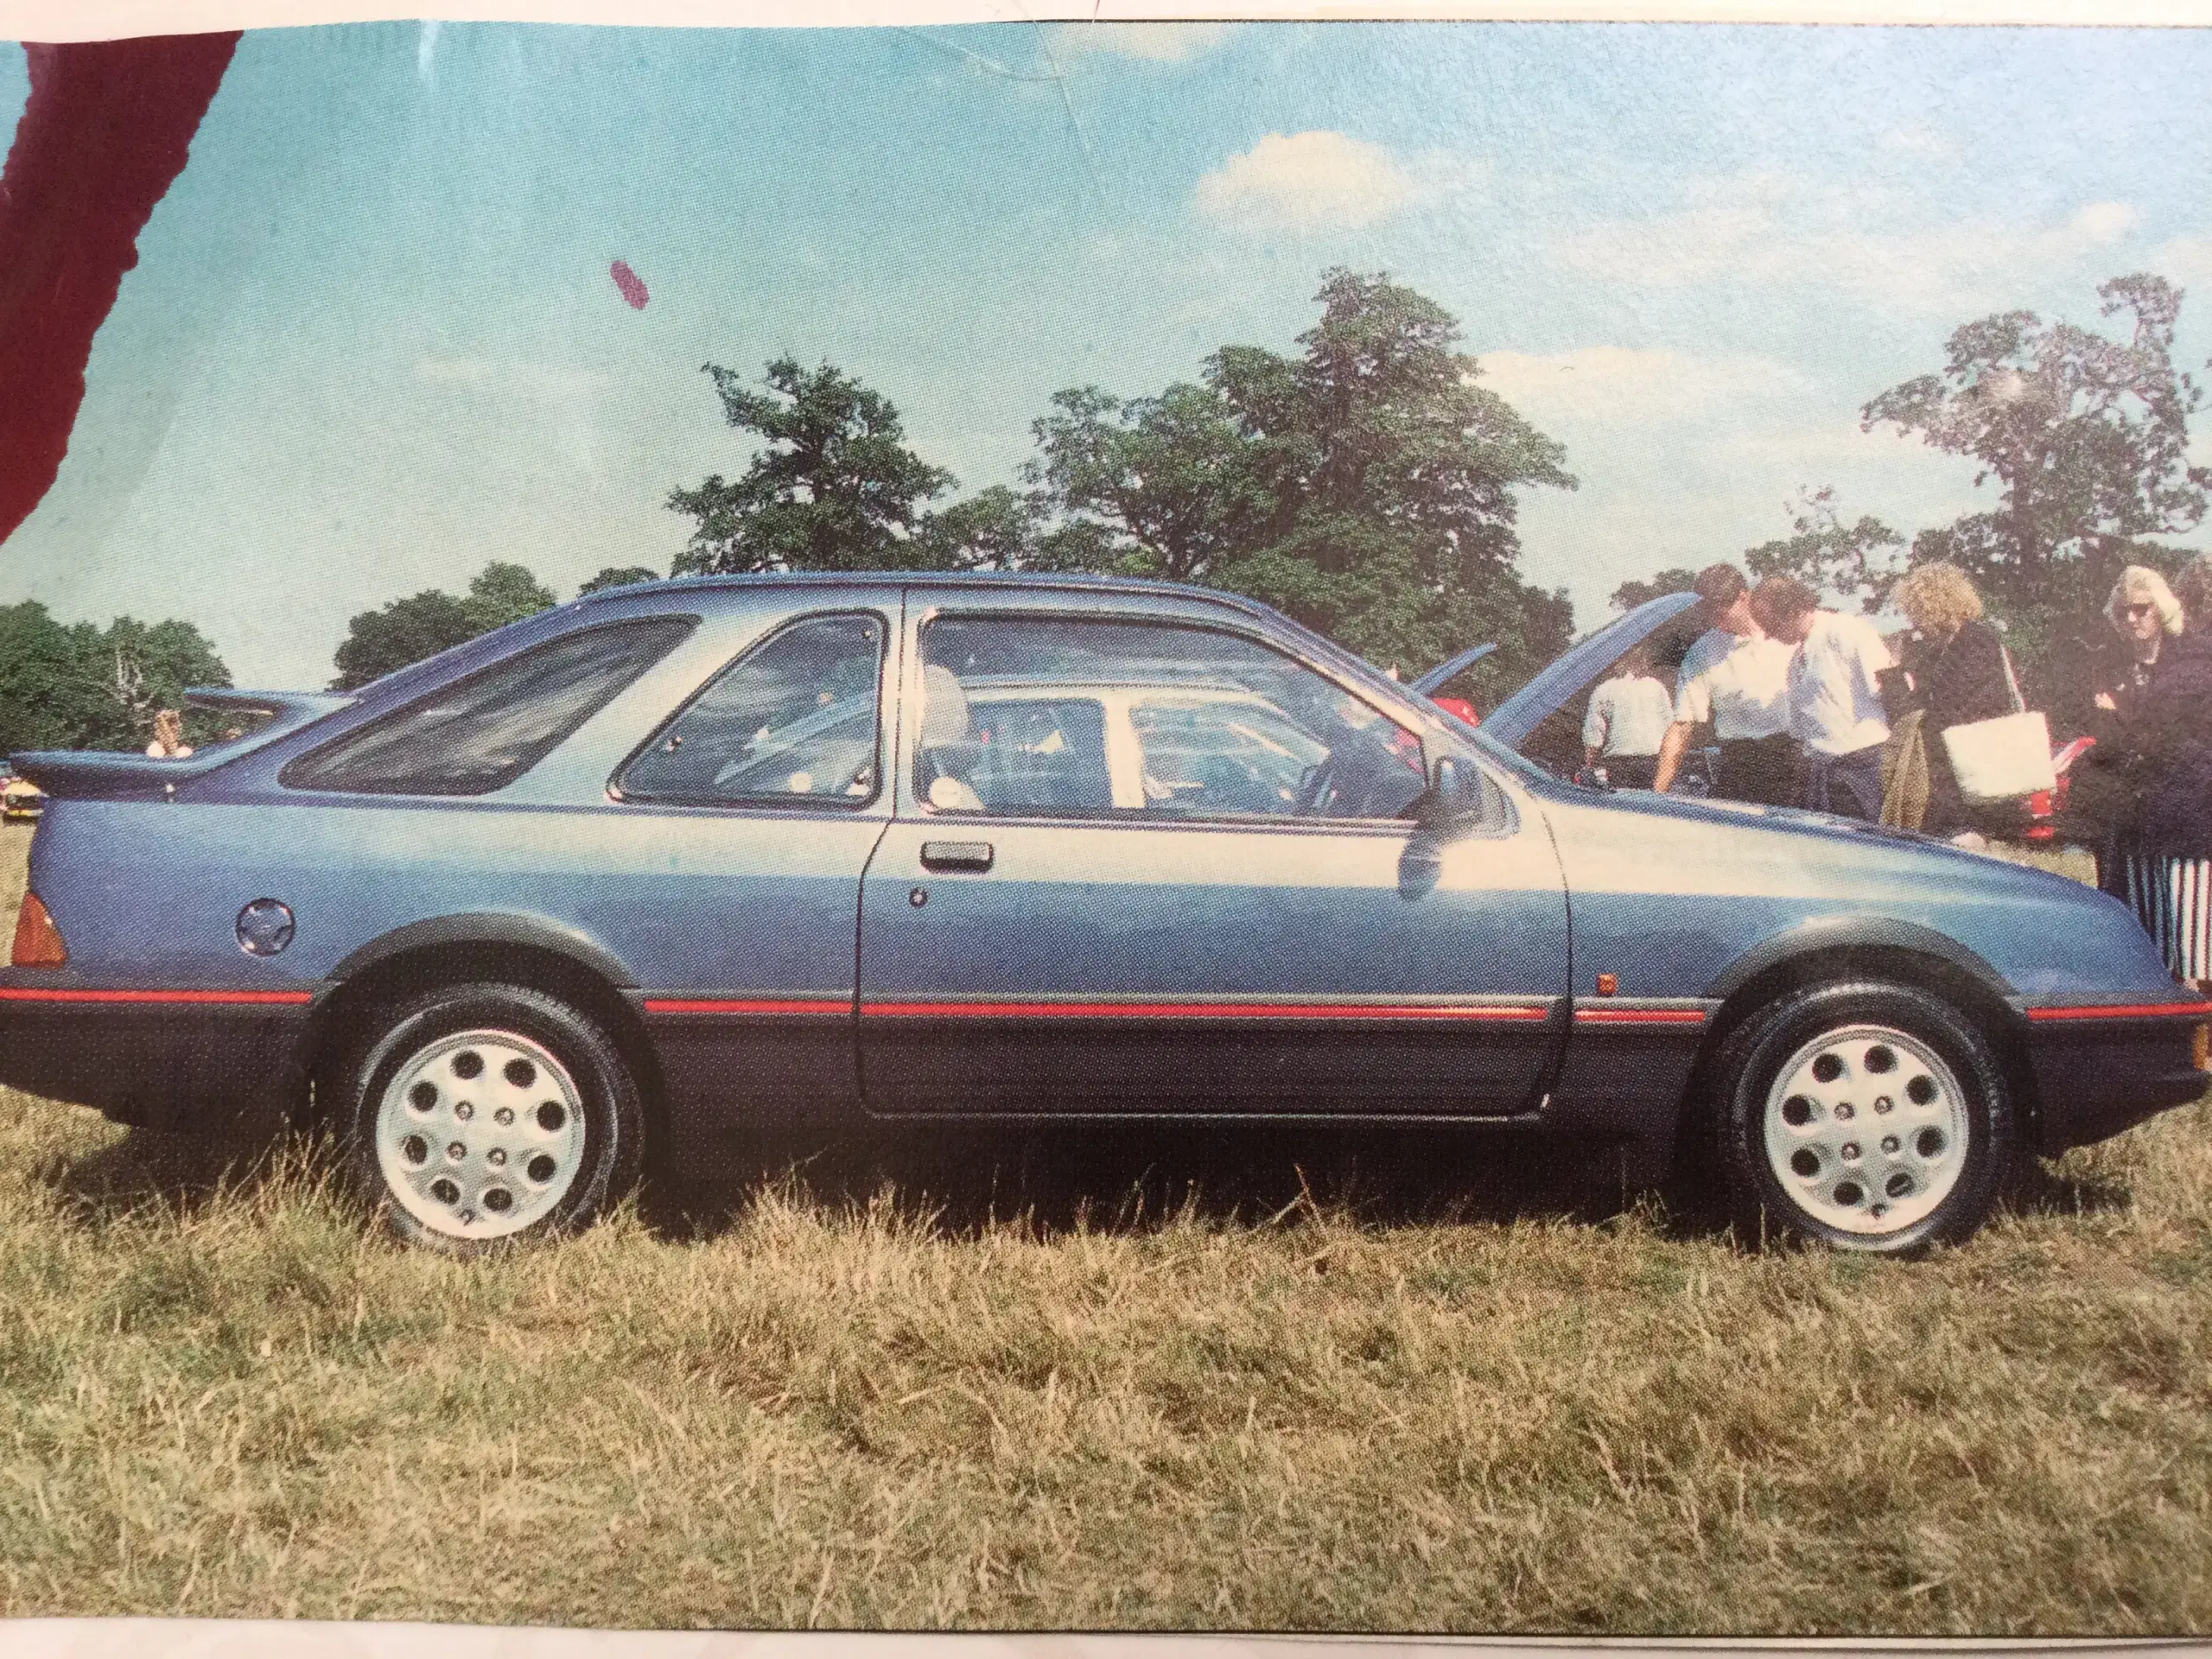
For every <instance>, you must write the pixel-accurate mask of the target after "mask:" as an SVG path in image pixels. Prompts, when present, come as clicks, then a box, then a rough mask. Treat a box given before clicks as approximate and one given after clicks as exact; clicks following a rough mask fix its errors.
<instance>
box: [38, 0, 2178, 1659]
mask: <svg viewBox="0 0 2212 1659" xmlns="http://www.w3.org/2000/svg"><path fill="white" fill-rule="evenodd" d="M417 19H435V20H437V21H441V22H513V23H584V24H609V25H620V26H624V27H655V28H692V29H697V28H725V29H727V28H741V29H793V28H862V27H868V26H874V25H894V24H895V25H904V26H907V27H912V26H915V25H918V24H932V25H944V24H953V23H1010V22H1175V21H1185V22H1191V21H1205V22H1220V21H1230V20H1235V21H1240V22H1242V21H1252V22H1353V21H1366V20H1376V21H1380V20H1393V21H1416V22H1699V23H1739V24H1740V23H1762V24H1848V25H1857V26H1862V27H1864V26H1881V25H1907V26H1942V27H1953V26H1961V25H1967V26H1982V27H2012V26H2031V27H2068V28H2158V29H2177V28H2204V27H2207V26H2212V0H1862V3H1855V4H1854V3H1851V0H1213V3H1192V0H1183V3H1175V0H1092V3H1087V4H1086V3H1050V0H1039V3H1020V0H426V3H420V4H410V3H406V0H398V3H393V0H0V41H96V40H114V39H121V38H125V37H129V36H133V35H178V34H194V33H201V32H207V31H213V30H219V29H275V28H297V27H302V26H306V25H313V24H320V23H342V22H385V21H414V20H417ZM2147 1645H2148V1646H2149V1647H2150V1648H2152V1649H2153V1650H2155V1651H2158V1653H2160V1654H2162V1655H2167V1656H2173V1659H2182V1656H2190V1655H2196V1654H2212V1644H2205V1643H2196V1642H2190V1641H2171V1640H2163V1641H2162V1640H2153V1641H2152V1642H2151V1643H2148V1644H2147ZM2138 1646H2139V1644H2137V1643H2126V1642H2114V1641H2107V1640H2099V1639H2091V1640H2088V1641H2082V1640H2078V1639H2076V1640H2063V1639H2062V1640H2055V1641H2054V1640H2049V1639H2029V1640H2021V1641H2011V1640H2004V1639H1994V1640H1993V1639H1989V1638H1966V1639H1963V1640H1957V1641H1944V1640H1942V1639H1929V1638H1924V1637H1922V1638H1907V1639H1902V1640H1900V1639H1894V1638H1892V1639H1883V1638H1878V1637H1877V1638H1866V1637H1854V1638H1847V1639H1843V1640H1837V1639H1834V1638H1828V1639H1820V1638H1815V1639H1811V1640H1789V1639H1787V1638H1783V1639H1771V1640H1745V1639H1743V1638H1740V1637H1738V1638H1727V1637H1719V1638H1712V1637H1707V1638H1688V1639H1682V1640H1675V1641H1663V1640H1650V1639H1639V1638H1636V1637H1610V1638H1599V1639H1596V1640H1592V1641H1589V1642H1587V1643H1585V1642H1582V1641H1579V1640H1573V1639H1561V1638H1549V1639H1547V1638H1543V1637H1535V1638H1527V1637H1522V1638H1513V1637H1479V1636H1474V1637H1412V1638H1404V1637H1388V1636H1368V1635H1359V1634H1348V1635H1344V1636H1340V1637H1298V1636H1198V1635H1185V1636H1179V1635H1172V1634H1163V1635H1158V1636H1146V1635H1136V1634H1129V1635H1113V1636H1107V1635H1077V1636H1069V1635H1066V1634H1051V1633H1039V1634H1016V1633H1005V1634H982V1633H971V1634H965V1635H963V1634H946V1635H942V1636H931V1635H923V1634H918V1633H906V1634H899V1633H867V1634H861V1633H854V1632H818V1633H812V1634H809V1633H802V1632H766V1631H764V1632H757V1633H741V1632H735V1631H724V1632H712V1631H693V1632H683V1631H661V1632H642V1631H620V1630H562V1629H557V1628H547V1627H524V1628H516V1627H511V1626H510V1627H502V1626H498V1625H434V1624H405V1623H393V1624H373V1623H366V1624H329V1623H314V1622H296V1621H286V1620H281V1619H268V1620H261V1619H194V1618H181V1619H160V1618H35V1619H22V1620H10V1619H5V1618H0V1648H4V1649H6V1650H7V1651H8V1652H9V1653H10V1655H11V1656H13V1659H93V1656H98V1659H109V1656H122V1655H126V1654H127V1655H130V1656H133V1659H140V1656H157V1659H168V1656H176V1659H202V1656H206V1659H213V1656H218V1655H223V1656H228V1655H232V1654H238V1653H245V1652H251V1653H254V1654H275V1653H283V1652H297V1653H311V1652H323V1653H333V1654H342V1655H346V1656H348V1659H387V1656H389V1659H403V1656H404V1659H413V1656H415V1655H418V1654H428V1653H436V1654H438V1655H440V1656H442V1659H475V1656H482V1659H725V1656H727V1659H738V1656H744V1659H772V1656H782V1655H786V1654H791V1655H804V1656H813V1655H817V1654H828V1653H831V1652H838V1653H853V1654H856V1655H860V1656H862V1659H894V1656H895V1659H906V1656H909V1655H921V1654H931V1655H935V1654H944V1653H950V1652H955V1651H957V1652H962V1653H973V1654H981V1655H986V1656H990V1659H1027V1656H1037V1659H1045V1656H1055V1659H1077V1656H1093V1655H1096V1656H1109V1655H1110V1656H1116V1659H1120V1656H1138V1655H1145V1656H1154V1659H1171V1656H1172V1659H1307V1656H1322V1655H1330V1656H1337V1655H1351V1654H1361V1655H1365V1654H1382V1653H1406V1652H1415V1653H1427V1652H1436V1651H1440V1650H1446V1649H1450V1650H1456V1651H1470V1650H1472V1651H1479V1652H1482V1653H1484V1654H1486V1655H1491V1656H1497V1659H1505V1656H1515V1659H1521V1656H1529V1659H1553V1656H1557V1655H1561V1654H1568V1653H1576V1652H1604V1653H1605V1654H1607V1655H1608V1656H1612V1659H1630V1656H1645V1655H1651V1656H1656V1655H1666V1654H1678V1653H1683V1652H1702V1653H1714V1652H1726V1653H1754V1652H1777V1651H1781V1652H1798V1653H1804V1652H1813V1653H1834V1654H1857V1653H1870V1652H1880V1653H1888V1654H1896V1655H1906V1654H1959V1653H1991V1654H2002V1653H2007V1652H2035V1653H2046V1654H2050V1653H2064V1654H2068V1655H2069V1656H2071V1655H2079V1656H2088V1655H2098V1654H2107V1653H2111V1654H2119V1653H2122V1652H2127V1651H2135V1650H2138Z"/></svg>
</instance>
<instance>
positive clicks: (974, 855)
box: [922, 841, 991, 871]
mask: <svg viewBox="0 0 2212 1659" xmlns="http://www.w3.org/2000/svg"><path fill="white" fill-rule="evenodd" d="M922 868H924V869H925V870H978V871H981V870H988V869H989V868H991V843H990V842H988V841H925V842H923V843H922Z"/></svg>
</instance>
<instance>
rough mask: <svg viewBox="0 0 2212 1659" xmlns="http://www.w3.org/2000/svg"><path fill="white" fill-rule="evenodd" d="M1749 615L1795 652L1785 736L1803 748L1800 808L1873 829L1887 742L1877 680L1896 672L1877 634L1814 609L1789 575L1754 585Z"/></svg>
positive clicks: (1811, 595)
mask: <svg viewBox="0 0 2212 1659" xmlns="http://www.w3.org/2000/svg"><path fill="white" fill-rule="evenodd" d="M1751 614H1752V615H1753V616H1755V617H1757V618H1758V621H1759V626H1762V627H1764V629H1765V630H1766V631H1767V632H1769V633H1770V634H1771V635H1773V636H1774V637H1775V638H1776V639H1782V640H1786V641H1787V642H1788V643H1789V644H1790V645H1795V646H1796V654H1795V655H1794V656H1792V657H1791V658H1790V659H1789V729H1790V731H1791V733H1792V734H1794V735H1795V736H1796V739H1797V741H1799V742H1801V743H1802V744H1803V745H1804V746H1805V761H1806V767H1805V804H1806V805H1807V806H1808V807H1810V808H1811V809H1812V810H1814V811H1815V812H1834V813H1835V814H1837V815H1838V816H1840V817H1847V818H1864V819H1866V821H1867V822H1868V823H1880V822H1881V821H1882V747H1883V746H1884V745H1885V744H1886V743H1887V742H1888V741H1890V721H1889V715H1888V714H1887V713H1886V712H1885V710H1884V709H1883V707H1882V684H1881V677H1882V676H1883V675H1884V674H1885V673H1887V672H1888V671H1890V670H1891V669H1892V668H1894V667H1895V666H1896V665H1897V664H1896V662H1895V661H1894V659H1893V658H1891V656H1890V648H1889V646H1888V645H1886V644H1885V643H1884V641H1883V639H1882V635H1881V631H1880V630H1879V629H1878V628H1876V627H1875V626H1874V625H1873V623H1872V621H1870V620H1868V619H1866V617H1863V616H1847V615H1845V614H1844V613H1842V612H1840V611H1829V610H1823V609H1821V601H1820V595H1819V594H1815V592H1814V591H1813V590H1812V589H1811V588H1808V587H1807V586H1806V585H1805V584H1804V583H1803V582H1798V581H1796V580H1795V579H1793V578H1791V577H1789V576H1769V577H1768V578H1767V579H1766V580H1765V581H1764V582H1761V583H1759V585H1758V588H1756V589H1755V590H1754V591H1753V592H1752V594H1751Z"/></svg>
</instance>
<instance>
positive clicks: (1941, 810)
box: [1890, 564, 2018, 836]
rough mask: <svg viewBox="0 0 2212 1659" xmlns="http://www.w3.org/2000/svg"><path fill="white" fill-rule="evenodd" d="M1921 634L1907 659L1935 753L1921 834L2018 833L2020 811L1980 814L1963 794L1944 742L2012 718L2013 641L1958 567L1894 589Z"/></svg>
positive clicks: (1933, 569)
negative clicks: (2008, 642) (1963, 729)
mask: <svg viewBox="0 0 2212 1659" xmlns="http://www.w3.org/2000/svg"><path fill="white" fill-rule="evenodd" d="M1890 605H1891V608H1892V609H1894V610H1898V611H1902V612H1903V613H1904V616H1905V620H1907V621H1909V622H1910V623H1911V624H1912V627H1913V632H1914V633H1915V634H1916V635H1917V636H1918V638H1917V639H1916V641H1915V644H1914V646H1913V650H1912V652H1911V654H1910V657H1908V658H1907V659H1906V664H1905V665H1906V667H1907V668H1908V669H1910V671H1911V673H1912V680H1913V687H1914V696H1915V701H1916V702H1917V704H1918V705H1919V706H1920V707H1921V708H1922V709H1925V710H1926V713H1925V714H1923V715H1922V716H1921V726H1920V730H1921V737H1922V741H1923V742H1924V743H1925V744H1926V745H1927V750H1928V812H1927V816H1926V817H1923V819H1922V820H1921V825H1920V827H1921V829H1923V831H1924V832H1926V833H1927V834H1929V835H1931V836H1962V835H1967V834H1969V833H1972V834H1982V835H2002V834H2005V833H2006V832H2007V831H2009V830H2010V829H2012V828H2014V827H2015V820H2016V819H2017V817H2018V812H2017V810H2016V809H2014V808H2012V807H2011V806H2009V805H2006V806H1997V807H1984V808H1975V807H1970V806H1968V805H1967V800H1966V798H1965V797H1964V796H1963V795H1961V793H1960V792H1959V780H1958V778H1957V776H1956V774H1955V773H1954V772H1952V770H1951V760H1950V756H1949V754H1948V752H1947V751H1946V750H1945V748H1944V747H1943V743H1942V733H1943V731H1944V729H1945V728H1947V727H1951V726H1967V725H1971V724H1973V723H1974V721H1978V720H1995V719H1997V718H1999V716H2000V715H2009V714H2011V713H2012V686H2011V683H2010V681H2009V679H2008V677H2007V676H2006V674H2005V642H2004V640H2003V639H1999V637H1998V633H1997V630H1996V629H1995V628H1993V627H1992V626H1990V625H1989V623H1988V622H1987V621H1986V620H1984V619H1983V616H1982V613H1981V595H1980V594H1978V593H1976V592H1975V591H1974V583H1973V582H1969V581H1968V580H1967V573H1966V572H1965V571H1963V570H1961V569H1959V567H1958V566H1957V565H1955V564H1923V565H1922V566H1921V567H1920V568H1919V569H1916V570H1913V571H1910V572H1909V573H1907V574H1906V575H1905V576H1904V578H1903V579H1902V580H1900V581H1899V582H1897V586H1896V587H1894V588H1891V590H1890Z"/></svg>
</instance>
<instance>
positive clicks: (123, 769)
mask: <svg viewBox="0 0 2212 1659" xmlns="http://www.w3.org/2000/svg"><path fill="white" fill-rule="evenodd" d="M184 701H185V702H187V703H188V704H189V705H191V706H193V707H194V708H200V709H239V710H241V711H246V710H251V711H254V712H258V713H265V714H267V715H269V716H270V718H269V719H268V720H267V721H264V723H263V724H262V725H261V726H260V727H258V728H256V729H255V730H253V731H251V732H248V733H247V734H245V736H244V737H240V738H236V739H233V740H232V741H230V742H228V743H210V744H208V745H207V747H205V748H202V749H200V750H197V751H195V752H194V753H191V754H188V755H187V756H185V757H184V758H183V759H182V760H155V759H154V758H153V757H151V756H150V755H143V754H130V753H114V752H111V751H108V750H102V749H46V750H37V751H34V752H32V753H27V754H12V755H10V756H9V757H8V759H9V762H10V765H12V766H14V767H15V769H16V772H19V773H21V774H22V776H23V777H25V778H28V779H30V780H31V782H33V783H35V784H36V785H38V786H39V787H40V788H41V789H42V790H44V791H46V792H47V793H48V795H53V796H60V797H64V798H78V799H95V800H99V799H114V798H120V797H124V796H130V795H159V794H161V793H162V791H163V790H164V788H165V787H166V786H168V785H176V784H181V783H183V782H185V781H186V780H187V779H193V778H200V777H204V776H206V775H207V773H208V772H213V771H214V770H215V768H216V767H218V766H227V765H228V764H229V763H230V762H232V761H233V760H237V759H238V757H239V756H240V755H242V754H245V753H248V752H250V751H251V750H254V749H257V748H260V747H263V746H264V744H269V743H273V742H275V741H277V739H278V738H280V737H284V736H288V735H289V734H291V733H293V732H296V731H298V730H299V729H300V728H302V726H308V725H312V724H313V723H314V722H315V721H318V720H321V718H322V717H323V716H324V715H327V714H331V713H333V712H334V711H335V710H337V709H343V708H346V707H347V706H348V705H349V704H351V703H352V702H353V697H352V696H348V695H346V694H343V693H340V692H327V691H236V690H232V689H231V688H230V687H228V686H194V687H193V688H192V689H191V690H188V691H187V692H186V693H185V694H184Z"/></svg>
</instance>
